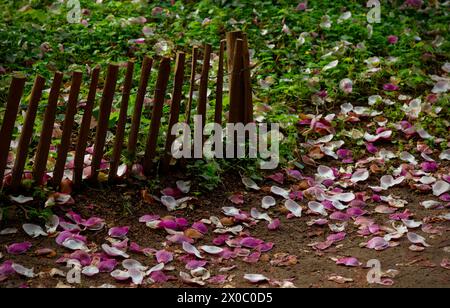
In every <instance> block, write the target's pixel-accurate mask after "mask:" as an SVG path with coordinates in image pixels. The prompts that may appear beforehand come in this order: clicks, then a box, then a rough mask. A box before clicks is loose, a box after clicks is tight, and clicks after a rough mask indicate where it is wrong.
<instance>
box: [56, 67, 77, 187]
mask: <svg viewBox="0 0 450 308" xmlns="http://www.w3.org/2000/svg"><path fill="white" fill-rule="evenodd" d="M82 81H83V73H81V72H74V73H73V75H72V85H71V87H70V94H69V102H68V104H67V110H66V116H65V118H64V124H63V134H62V137H61V143H60V145H59V147H58V158H57V160H56V165H55V170H54V171H53V185H54V186H55V187H59V185H60V184H61V181H62V179H63V176H64V169H65V166H66V160H67V153H68V152H69V147H70V138H71V136H72V129H73V124H74V123H75V114H76V113H77V105H78V95H79V94H80V88H81V83H82Z"/></svg>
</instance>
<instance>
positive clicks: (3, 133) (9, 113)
mask: <svg viewBox="0 0 450 308" xmlns="http://www.w3.org/2000/svg"><path fill="white" fill-rule="evenodd" d="M25 82H26V78H25V76H23V75H21V74H16V75H14V76H13V79H12V81H11V87H10V88H9V94H8V100H7V102H6V111H5V115H4V117H3V123H2V127H1V129H0V189H1V188H2V187H3V179H4V176H5V169H6V166H7V164H8V155H9V146H10V144H11V139H12V133H13V130H14V124H15V122H16V118H17V113H18V111H19V104H20V99H21V98H22V94H23V90H24V88H25Z"/></svg>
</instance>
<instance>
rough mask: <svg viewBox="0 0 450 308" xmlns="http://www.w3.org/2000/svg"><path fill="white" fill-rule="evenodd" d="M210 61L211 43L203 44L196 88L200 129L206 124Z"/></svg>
mask: <svg viewBox="0 0 450 308" xmlns="http://www.w3.org/2000/svg"><path fill="white" fill-rule="evenodd" d="M210 61H211V45H209V44H205V48H204V51H203V68H202V75H201V78H200V87H199V90H198V105H197V114H198V115H200V116H201V120H202V129H203V128H204V127H205V124H206V105H207V103H208V79H209V70H210Z"/></svg>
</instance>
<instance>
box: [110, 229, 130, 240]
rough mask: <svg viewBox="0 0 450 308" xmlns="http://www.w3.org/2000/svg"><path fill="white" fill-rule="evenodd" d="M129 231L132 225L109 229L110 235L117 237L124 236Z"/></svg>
mask: <svg viewBox="0 0 450 308" xmlns="http://www.w3.org/2000/svg"><path fill="white" fill-rule="evenodd" d="M128 231H130V227H114V228H111V229H109V232H108V235H109V236H111V237H115V238H124V237H125V236H126V235H127V234H128Z"/></svg>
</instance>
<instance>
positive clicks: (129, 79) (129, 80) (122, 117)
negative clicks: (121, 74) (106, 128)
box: [108, 61, 134, 181]
mask: <svg viewBox="0 0 450 308" xmlns="http://www.w3.org/2000/svg"><path fill="white" fill-rule="evenodd" d="M133 71H134V62H133V61H128V63H127V73H126V76H125V81H124V84H123V90H122V102H121V104H120V114H119V120H118V121H117V128H116V137H115V141H114V149H113V154H112V157H111V161H110V164H109V176H108V179H109V181H113V180H115V178H116V177H117V170H118V168H119V164H120V157H121V154H122V148H123V141H124V137H125V125H126V124H127V113H128V102H129V100H130V94H131V89H132V87H133Z"/></svg>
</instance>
